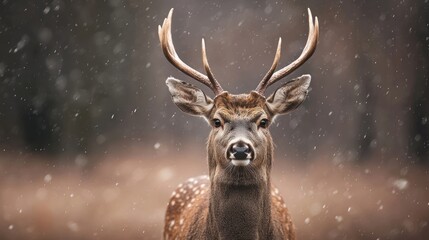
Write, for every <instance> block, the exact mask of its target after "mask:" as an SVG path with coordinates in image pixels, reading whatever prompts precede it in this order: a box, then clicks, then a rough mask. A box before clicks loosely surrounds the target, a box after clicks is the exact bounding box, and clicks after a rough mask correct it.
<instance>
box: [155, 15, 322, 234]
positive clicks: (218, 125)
mask: <svg viewBox="0 0 429 240" xmlns="http://www.w3.org/2000/svg"><path fill="white" fill-rule="evenodd" d="M172 15H173V9H171V10H170V12H169V14H168V17H167V18H165V19H164V22H163V24H162V26H158V34H159V40H160V45H161V48H162V51H163V53H164V55H165V57H166V58H167V60H168V61H169V62H170V63H171V64H172V65H173V66H175V67H176V68H177V69H179V70H180V71H182V72H183V73H185V74H186V75H188V76H189V77H191V78H193V79H195V80H197V81H198V82H200V83H202V84H203V85H205V86H207V87H208V88H209V89H210V90H212V91H213V92H214V94H215V97H214V98H211V97H209V96H208V95H206V94H205V93H204V92H203V91H202V90H201V89H199V88H198V87H196V86H194V85H192V84H190V83H187V82H184V81H181V80H178V79H175V78H173V77H168V78H167V80H166V85H167V87H168V90H169V92H170V94H171V96H172V100H173V102H174V103H175V104H176V105H177V106H178V107H179V108H180V109H181V110H182V111H183V112H185V113H188V114H190V115H194V116H200V117H203V118H204V119H205V120H206V121H207V122H208V123H209V125H210V126H211V131H210V134H209V136H208V140H207V162H208V168H209V170H208V176H200V177H195V178H190V179H189V180H187V181H186V182H184V183H182V184H180V185H179V186H178V187H177V189H176V190H175V191H174V192H173V193H172V195H171V198H170V200H169V202H168V205H167V210H166V214H165V224H164V233H163V238H164V239H210V240H211V239H227V240H231V239H236V240H237V239H261V240H262V239H288V240H294V239H295V228H294V224H293V222H292V220H291V217H290V215H289V212H288V209H287V207H286V204H285V202H284V200H283V198H282V196H281V195H280V193H279V190H278V189H277V188H276V187H275V186H274V185H272V183H271V169H272V164H273V151H274V150H273V148H274V147H273V145H274V144H273V139H272V137H271V134H270V131H269V126H270V124H271V123H272V122H273V120H274V119H275V117H277V116H279V115H282V114H286V113H289V112H290V111H292V110H294V109H295V108H297V107H298V106H299V105H300V104H301V103H302V102H303V101H304V100H305V98H306V97H307V94H308V88H309V86H310V81H311V76H310V75H308V74H305V75H302V76H301V77H298V78H295V79H292V80H290V81H288V82H286V83H284V84H283V85H281V86H280V87H279V88H277V89H276V90H275V91H274V92H273V93H272V94H271V95H270V96H268V97H266V96H265V91H266V89H267V88H268V87H269V86H271V85H272V84H274V83H276V82H277V81H279V80H280V79H283V78H284V77H285V76H287V75H289V74H290V73H292V72H293V71H294V70H295V69H297V68H298V67H300V66H301V65H302V64H303V63H305V62H306V61H307V60H308V59H309V58H310V57H311V56H312V55H313V53H314V51H315V49H316V45H317V43H318V37H319V23H318V19H317V17H315V20H314V22H313V17H312V14H311V11H310V9H308V22H309V32H308V38H307V42H306V44H305V47H304V49H303V50H302V53H301V55H300V56H299V57H298V58H297V59H296V60H294V61H293V62H292V63H290V64H289V65H287V66H285V67H283V68H281V69H279V70H277V71H276V68H277V65H278V63H279V59H280V53H281V42H282V40H281V38H279V41H278V44H277V50H276V53H275V57H274V61H273V63H272V65H271V67H270V69H269V70H268V72H267V73H266V74H265V75H264V77H263V78H262V80H261V81H260V82H259V84H258V85H257V87H256V89H255V90H253V91H251V92H250V93H246V94H237V95H235V94H231V93H229V92H227V91H225V90H223V88H222V87H221V85H220V84H219V82H218V81H217V80H216V78H215V76H214V74H213V72H212V70H211V68H210V66H209V63H208V60H207V53H206V47H205V42H204V38H203V39H202V60H203V66H204V69H205V72H206V74H203V73H201V72H199V71H197V70H195V69H194V68H192V67H190V66H189V65H187V64H186V63H184V62H183V61H182V60H181V59H180V57H179V56H178V54H177V52H176V50H175V47H174V44H173V40H172V36H171V23H172Z"/></svg>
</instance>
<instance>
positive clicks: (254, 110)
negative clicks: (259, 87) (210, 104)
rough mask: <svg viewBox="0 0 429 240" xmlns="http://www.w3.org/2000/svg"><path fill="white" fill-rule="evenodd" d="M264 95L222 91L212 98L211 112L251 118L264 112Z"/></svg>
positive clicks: (231, 116)
mask: <svg viewBox="0 0 429 240" xmlns="http://www.w3.org/2000/svg"><path fill="white" fill-rule="evenodd" d="M265 109H266V106H265V97H263V96H261V95H259V94H258V93H256V92H251V93H249V94H237V95H235V94H230V93H228V92H223V93H222V94H220V95H218V96H216V98H215V99H214V110H215V111H214V112H213V114H220V115H222V116H228V117H230V118H235V117H244V118H252V117H254V116H257V115H261V113H265Z"/></svg>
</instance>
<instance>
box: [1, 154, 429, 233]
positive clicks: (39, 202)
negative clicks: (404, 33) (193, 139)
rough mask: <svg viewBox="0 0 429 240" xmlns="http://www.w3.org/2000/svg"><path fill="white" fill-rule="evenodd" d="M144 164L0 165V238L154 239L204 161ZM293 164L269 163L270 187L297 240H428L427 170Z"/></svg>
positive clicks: (168, 159) (28, 161) (169, 159)
mask: <svg viewBox="0 0 429 240" xmlns="http://www.w3.org/2000/svg"><path fill="white" fill-rule="evenodd" d="M145 156H146V157H145ZM147 156H150V155H148V154H145V153H144V152H143V153H141V154H138V156H129V155H126V154H124V155H123V156H116V157H109V158H108V159H105V160H104V161H99V164H97V165H93V166H92V167H91V170H85V171H82V170H81V169H80V168H79V166H64V165H62V164H60V163H58V165H57V166H55V165H52V162H48V161H46V160H43V159H35V158H34V157H25V156H20V157H19V158H17V159H11V157H10V156H3V157H1V160H0V173H1V174H0V194H1V195H0V196H1V208H0V216H1V218H0V235H1V236H2V237H1V239H160V237H161V232H162V226H163V217H164V216H163V215H164V209H165V206H166V203H167V201H168V198H169V196H170V194H171V192H172V191H173V189H174V188H175V187H176V185H177V184H178V183H179V182H180V181H183V180H185V179H186V178H188V177H191V176H196V175H200V174H204V173H206V172H207V170H206V165H205V164H206V163H205V161H203V160H201V159H195V157H192V156H194V154H192V153H180V158H178V157H177V155H174V154H171V155H164V156H163V157H162V159H160V158H159V157H157V158H156V160H149V161H148V159H145V158H147ZM151 157H153V156H151ZM369 162H370V161H369ZM77 163H79V161H77ZM292 163H293V162H281V161H276V162H275V167H274V169H273V180H274V182H275V183H276V185H277V186H278V187H279V189H280V190H281V193H282V195H283V196H284V197H285V199H286V202H287V204H288V206H289V209H290V212H291V214H292V217H293V219H294V221H295V224H296V227H297V235H298V237H299V239H374V240H375V239H380V240H383V239H428V237H429V226H428V221H429V193H428V191H429V190H428V187H429V175H428V172H427V170H421V169H419V168H418V167H419V166H416V167H404V166H399V165H400V164H397V166H393V165H392V164H380V165H365V164H364V165H360V166H356V165H352V164H346V163H343V162H341V161H338V159H334V160H324V161H320V162H317V163H313V164H310V165H308V166H304V165H300V166H292V165H294V164H292ZM78 165H79V164H78ZM420 167H422V166H420ZM422 169H423V167H422Z"/></svg>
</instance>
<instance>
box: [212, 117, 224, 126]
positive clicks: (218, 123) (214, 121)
mask: <svg viewBox="0 0 429 240" xmlns="http://www.w3.org/2000/svg"><path fill="white" fill-rule="evenodd" d="M213 125H214V126H215V128H218V127H221V126H222V122H221V121H220V120H219V119H217V118H215V119H213Z"/></svg>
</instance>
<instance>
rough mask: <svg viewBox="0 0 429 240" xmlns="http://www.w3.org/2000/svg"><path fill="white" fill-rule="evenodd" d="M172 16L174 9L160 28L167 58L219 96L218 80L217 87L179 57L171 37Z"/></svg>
mask: <svg viewBox="0 0 429 240" xmlns="http://www.w3.org/2000/svg"><path fill="white" fill-rule="evenodd" d="M172 15H173V8H172V9H171V10H170V12H169V13H168V17H167V18H166V19H164V22H163V23H162V26H158V35H159V41H160V42H161V47H162V51H163V52H164V55H165V57H166V58H167V60H168V61H169V62H170V63H171V64H172V65H173V66H175V67H176V68H177V69H179V70H180V71H182V72H183V73H185V74H186V75H188V76H190V77H192V78H194V79H195V80H197V81H199V82H201V83H202V84H204V85H206V86H207V87H209V88H210V89H211V90H212V91H213V92H214V93H215V94H216V95H217V94H219V93H220V92H222V91H220V90H222V88H221V87H220V85H219V83H217V81H216V80H215V81H214V83H216V84H217V85H215V84H213V81H212V80H211V79H210V78H209V77H207V76H206V75H204V74H202V73H200V72H198V71H197V70H195V69H193V68H192V67H190V66H189V65H187V64H186V63H184V62H183V61H182V59H180V57H179V56H178V55H177V53H176V49H175V48H174V44H173V39H172V36H171V19H172ZM208 74H212V73H211V72H210V73H208ZM212 76H213V75H212ZM213 79H214V78H213ZM219 91H220V92H219Z"/></svg>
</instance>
